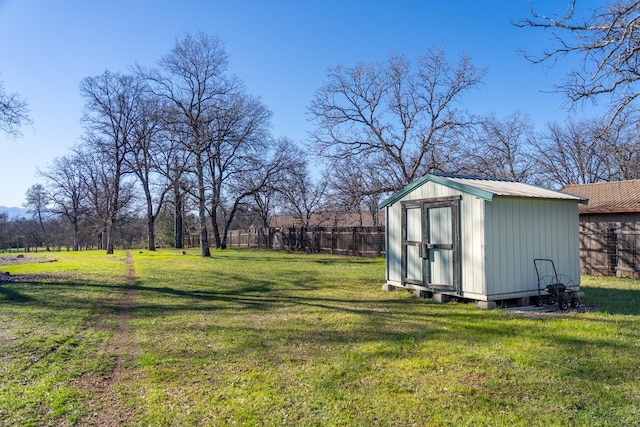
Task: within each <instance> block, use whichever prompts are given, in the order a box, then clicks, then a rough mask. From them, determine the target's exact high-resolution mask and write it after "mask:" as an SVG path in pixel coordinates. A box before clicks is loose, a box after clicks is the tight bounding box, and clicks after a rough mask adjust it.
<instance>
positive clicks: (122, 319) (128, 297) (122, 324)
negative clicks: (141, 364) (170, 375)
mask: <svg viewBox="0 0 640 427" xmlns="http://www.w3.org/2000/svg"><path fill="white" fill-rule="evenodd" d="M126 274H127V282H128V283H127V287H126V289H125V291H124V293H123V294H122V296H121V297H120V299H119V300H118V301H117V302H116V304H115V305H116V309H115V310H112V311H110V312H108V313H105V314H102V315H101V316H99V317H98V318H96V319H94V320H93V321H92V323H91V324H89V325H86V327H87V328H96V329H100V330H107V329H109V330H113V331H114V333H113V334H112V338H111V339H110V340H109V342H108V343H107V346H106V348H105V349H104V353H105V354H107V355H114V357H115V361H114V368H113V370H112V371H110V372H107V373H105V374H103V375H99V374H97V373H89V374H86V375H84V376H82V377H81V378H79V379H78V380H77V381H76V384H75V385H76V387H78V389H80V390H85V391H87V392H88V393H91V394H92V398H91V401H90V402H89V403H88V406H89V408H88V409H89V416H88V418H87V419H86V420H85V422H86V424H88V425H93V426H115V425H127V424H130V423H132V422H133V419H134V416H135V408H130V407H128V406H126V404H125V403H124V402H122V398H123V397H122V393H121V391H119V390H118V385H120V384H123V383H124V382H126V380H127V379H129V378H131V376H132V375H135V372H133V371H132V370H131V368H130V367H129V366H128V365H130V364H131V362H133V361H135V360H136V359H137V358H138V357H139V356H140V348H139V346H138V343H137V340H136V336H135V334H134V332H133V331H132V330H131V328H130V326H129V321H130V320H131V319H132V318H133V313H134V310H135V309H136V289H135V282H136V276H135V268H134V266H133V258H132V257H131V254H129V253H127V273H126Z"/></svg>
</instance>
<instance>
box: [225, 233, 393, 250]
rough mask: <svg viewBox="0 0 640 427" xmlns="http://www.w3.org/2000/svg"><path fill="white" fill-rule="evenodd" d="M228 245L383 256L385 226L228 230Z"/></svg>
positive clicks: (233, 246)
mask: <svg viewBox="0 0 640 427" xmlns="http://www.w3.org/2000/svg"><path fill="white" fill-rule="evenodd" d="M227 247H229V248H261V249H275V250H289V251H301V252H311V253H328V254H336V255H349V256H359V257H383V256H384V254H385V228H384V227H337V228H334V227H313V228H302V227H291V228H257V229H250V230H231V231H229V234H228V235H227Z"/></svg>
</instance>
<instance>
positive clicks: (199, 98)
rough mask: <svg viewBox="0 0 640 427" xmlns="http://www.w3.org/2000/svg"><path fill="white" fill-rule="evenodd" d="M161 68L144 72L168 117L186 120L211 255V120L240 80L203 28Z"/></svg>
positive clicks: (204, 246)
mask: <svg viewBox="0 0 640 427" xmlns="http://www.w3.org/2000/svg"><path fill="white" fill-rule="evenodd" d="M158 65H159V68H160V69H159V70H151V71H145V70H141V72H142V73H143V74H144V75H145V76H146V77H147V79H148V80H149V82H150V84H151V85H152V89H153V91H154V93H155V94H156V95H158V96H159V97H160V98H161V99H164V100H166V101H167V102H168V103H169V104H170V105H171V106H172V109H173V113H172V115H171V116H170V117H171V120H173V121H174V123H176V124H183V125H184V129H182V130H183V131H185V133H184V134H183V135H182V136H183V139H182V143H183V144H184V145H185V147H186V149H187V150H188V151H189V152H190V153H191V155H192V160H193V162H194V171H195V174H196V181H197V188H196V200H197V202H198V216H199V223H200V254H201V256H203V257H208V256H211V252H210V250H209V238H208V233H207V223H206V201H207V198H206V188H205V169H204V168H205V166H206V160H207V157H206V156H207V152H208V150H209V148H210V144H211V142H212V141H211V138H210V133H209V132H210V129H211V126H210V125H211V123H212V121H213V120H214V118H215V116H216V114H217V112H218V103H219V101H220V98H221V97H224V96H225V95H226V94H228V93H230V92H232V91H234V90H235V89H236V88H237V86H238V83H237V81H235V80H234V79H231V78H228V77H227V75H226V72H227V65H228V62H227V53H226V51H225V49H224V46H223V44H222V42H221V41H220V40H219V39H217V38H215V37H211V36H207V35H205V34H203V33H198V34H197V35H195V36H193V35H191V34H187V35H186V36H185V37H184V38H183V39H182V40H177V41H176V44H175V46H174V48H173V49H172V51H171V52H170V53H169V54H168V55H166V56H164V57H163V58H161V60H160V61H159V64H158Z"/></svg>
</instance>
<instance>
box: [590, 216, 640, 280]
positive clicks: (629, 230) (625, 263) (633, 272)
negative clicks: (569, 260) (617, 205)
mask: <svg viewBox="0 0 640 427" xmlns="http://www.w3.org/2000/svg"><path fill="white" fill-rule="evenodd" d="M580 267H581V269H582V273H584V274H596V275H604V276H619V277H636V278H638V277H640V224H639V223H636V222H585V223H581V224H580Z"/></svg>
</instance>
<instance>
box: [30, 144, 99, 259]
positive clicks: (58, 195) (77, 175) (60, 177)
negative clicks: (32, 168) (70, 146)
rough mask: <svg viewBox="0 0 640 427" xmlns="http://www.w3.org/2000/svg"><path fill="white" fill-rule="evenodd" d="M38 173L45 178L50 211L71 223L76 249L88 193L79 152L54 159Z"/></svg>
mask: <svg viewBox="0 0 640 427" xmlns="http://www.w3.org/2000/svg"><path fill="white" fill-rule="evenodd" d="M39 175H40V176H42V177H43V178H45V179H46V188H47V192H48V195H49V198H50V200H51V204H52V206H51V209H52V211H53V212H54V213H55V214H57V215H60V216H62V217H64V218H66V219H67V220H68V221H69V222H70V223H71V226H72V228H73V250H74V251H78V250H79V249H80V221H81V219H82V218H83V216H84V215H85V210H86V207H85V199H86V198H87V195H88V190H87V185H86V181H85V177H84V170H83V168H82V160H81V158H80V154H78V153H77V152H76V153H74V154H72V155H70V156H65V157H61V158H56V159H54V161H53V163H52V164H51V166H49V167H48V168H47V169H45V170H41V171H39Z"/></svg>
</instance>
